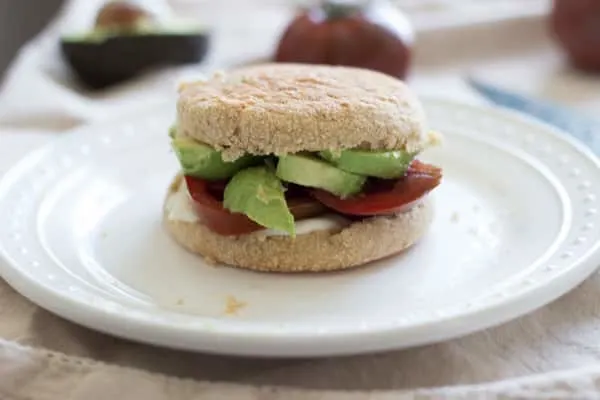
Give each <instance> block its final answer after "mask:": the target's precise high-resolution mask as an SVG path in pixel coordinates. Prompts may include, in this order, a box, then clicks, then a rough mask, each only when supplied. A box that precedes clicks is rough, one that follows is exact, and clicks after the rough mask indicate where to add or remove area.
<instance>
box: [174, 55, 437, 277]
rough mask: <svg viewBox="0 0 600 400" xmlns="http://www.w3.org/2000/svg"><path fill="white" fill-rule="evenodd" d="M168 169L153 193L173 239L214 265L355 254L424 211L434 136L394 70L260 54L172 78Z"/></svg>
mask: <svg viewBox="0 0 600 400" xmlns="http://www.w3.org/2000/svg"><path fill="white" fill-rule="evenodd" d="M169 135H170V136H171V139H170V140H171V147H172V148H173V150H174V154H175V155H176V156H177V159H178V161H179V164H178V165H179V166H180V170H179V172H178V173H177V174H176V176H175V177H174V179H173V181H172V183H171V184H170V186H169V188H168V191H167V195H166V198H165V200H164V205H163V221H164V223H165V226H166V229H167V230H168V232H169V233H170V235H171V236H172V237H173V238H174V240H175V241H176V242H177V243H178V244H179V245H181V246H182V247H183V248H185V249H187V250H188V251H190V252H192V253H195V254H198V255H200V256H203V257H204V258H205V259H206V260H208V261H209V262H212V263H219V264H225V265H229V266H233V267H238V268H244V269H252V270H258V271H269V272H309V271H310V272H324V271H334V270H342V269H346V268H351V267H357V266H360V265H365V264H367V263H370V262H371V261H374V260H378V259H382V258H386V257H389V256H392V255H394V254H396V253H400V252H402V251H404V250H406V249H408V248H409V247H411V246H413V245H414V244H415V243H416V242H418V241H419V240H420V239H421V238H422V237H423V235H424V234H425V233H426V232H427V230H428V229H429V227H430V225H431V222H432V220H433V215H434V213H433V202H432V199H431V195H430V192H431V191H432V190H434V189H435V188H436V187H437V186H438V185H439V184H440V183H441V181H442V171H441V169H440V168H439V167H437V166H435V165H431V164H427V163H425V162H423V161H421V160H419V155H421V153H422V152H423V151H424V150H426V149H427V148H428V147H430V146H433V145H435V144H437V143H438V142H439V141H440V138H441V136H440V135H439V134H437V133H433V132H430V131H429V130H428V129H427V125H426V118H425V113H424V110H423V107H422V105H421V103H420V102H419V99H418V98H417V97H416V96H415V95H414V94H413V93H412V92H411V91H410V89H409V87H408V86H407V85H406V84H405V83H403V82H402V81H400V80H398V79H396V78H393V77H390V76H387V75H384V74H382V73H379V72H375V71H371V70H367V69H360V68H354V67H344V66H324V65H323V66H322V65H307V64H304V65H299V64H285V63H281V64H278V63H275V64H262V65H254V66H247V67H240V68H237V69H232V70H230V71H227V72H224V73H223V72H222V73H217V74H215V75H214V76H211V77H209V78H207V79H204V80H202V81H190V82H185V83H182V84H181V85H180V86H179V88H178V100H177V105H176V120H175V123H174V124H173V126H172V128H171V129H170V133H169Z"/></svg>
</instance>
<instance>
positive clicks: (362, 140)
mask: <svg viewBox="0 0 600 400" xmlns="http://www.w3.org/2000/svg"><path fill="white" fill-rule="evenodd" d="M177 125H178V130H179V131H180V133H182V134H184V135H186V136H190V137H193V138H195V139H197V140H199V141H202V142H204V143H206V144H209V145H211V146H213V147H215V148H217V149H220V150H223V157H224V158H226V159H235V158H237V157H239V156H241V155H242V154H247V153H249V154H258V155H263V154H275V155H283V154H289V153H297V152H301V151H320V150H343V149H348V148H364V149H373V150H384V149H385V150H399V149H406V150H408V151H420V150H422V149H423V148H424V147H426V145H427V144H428V141H429V140H430V138H429V136H428V133H427V130H426V121H425V115H424V112H423V109H422V106H421V104H420V102H419V100H418V98H417V97H416V96H415V95H414V94H413V93H412V92H411V90H410V89H409V88H408V86H407V85H406V84H405V83H404V82H402V81H400V80H398V79H396V78H393V77H391V76H388V75H385V74H382V73H379V72H375V71H371V70H367V69H360V68H353V67H344V66H324V65H308V64H284V63H273V64H262V65H254V66H248V67H242V68H237V69H232V70H229V71H227V72H223V73H217V74H215V75H213V76H211V77H210V78H208V79H206V80H202V81H193V82H186V83H182V84H181V85H180V87H179V98H178V102H177Z"/></svg>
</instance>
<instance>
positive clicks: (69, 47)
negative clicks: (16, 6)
mask: <svg viewBox="0 0 600 400" xmlns="http://www.w3.org/2000/svg"><path fill="white" fill-rule="evenodd" d="M209 45H210V35H209V34H208V33H206V32H191V33H189V34H187V33H186V34H182V33H177V34H161V33H157V34H133V35H121V36H113V37H108V38H106V39H104V40H102V41H97V42H96V41H92V40H85V39H84V40H76V41H75V40H66V39H62V40H61V41H60V49H61V52H62V54H63V56H64V58H65V59H66V61H67V63H68V64H69V65H70V66H71V69H72V70H73V72H74V73H75V75H76V76H77V78H78V79H79V80H80V81H81V82H82V83H83V84H84V85H86V86H87V87H89V88H91V89H95V90H99V89H105V88H108V87H110V86H113V85H116V84H119V83H122V82H125V81H127V80H129V79H132V78H134V77H136V76H138V75H140V74H142V73H144V72H146V71H149V70H151V69H153V68H156V67H161V66H170V65H181V64H193V63H198V62H201V61H202V60H203V59H204V57H205V56H206V54H207V52H208V50H209Z"/></svg>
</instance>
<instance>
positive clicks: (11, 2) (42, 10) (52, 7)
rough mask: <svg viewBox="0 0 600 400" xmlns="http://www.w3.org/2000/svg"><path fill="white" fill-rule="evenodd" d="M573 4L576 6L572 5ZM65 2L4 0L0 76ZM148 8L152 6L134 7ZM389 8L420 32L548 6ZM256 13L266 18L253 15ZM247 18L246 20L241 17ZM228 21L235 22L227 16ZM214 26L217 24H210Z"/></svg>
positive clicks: (294, 2)
mask: <svg viewBox="0 0 600 400" xmlns="http://www.w3.org/2000/svg"><path fill="white" fill-rule="evenodd" d="M573 1H575V2H577V1H578V0H573ZM67 2H68V1H65V0H43V1H39V0H2V2H1V3H0V7H1V9H0V11H1V12H0V38H1V39H0V40H1V41H2V43H1V45H0V73H2V74H3V73H4V71H5V70H6V68H7V66H8V64H9V63H10V61H11V60H12V59H13V57H14V56H15V55H16V53H17V52H18V50H19V48H20V47H21V46H23V45H24V44H25V43H26V42H27V41H28V40H30V39H32V38H33V37H34V36H35V35H36V34H38V33H39V32H40V31H41V30H42V29H43V28H44V27H45V26H46V24H48V23H49V22H50V21H51V20H52V18H54V17H56V15H57V13H58V12H59V10H60V8H61V6H64V5H65V3H67ZM80 3H82V5H84V4H83V3H89V8H90V9H92V8H94V7H97V6H98V2H97V1H95V0H84V1H80ZM138 3H141V4H144V3H147V4H148V5H152V4H154V3H156V1H154V0H148V1H141V2H140V1H138ZM168 3H170V5H172V6H173V8H175V9H178V10H180V11H181V12H182V13H184V12H189V10H191V9H192V10H194V11H195V12H196V13H197V14H198V15H197V16H198V18H200V19H202V18H203V11H202V8H203V7H210V8H211V9H214V8H219V9H221V10H222V14H224V13H227V12H229V13H233V14H235V13H236V10H237V9H239V7H242V8H264V9H265V10H266V9H285V8H289V9H293V8H295V7H296V6H298V5H304V4H311V3H313V4H314V3H316V2H314V1H312V2H311V1H301V0H213V1H205V0H204V1H203V0H174V1H170V2H168ZM390 3H392V4H394V5H395V6H398V7H399V8H400V9H402V11H404V12H406V13H407V14H408V15H409V16H410V17H411V20H412V21H413V22H414V23H415V25H416V26H417V27H419V28H420V29H426V28H432V27H434V26H442V25H448V24H468V23H482V22H485V21H490V20H498V19H501V18H507V17H517V18H532V17H535V16H536V15H540V14H542V13H544V12H545V11H546V10H547V9H548V7H549V5H550V2H549V1H548V0H391V1H390ZM255 12H257V13H261V12H263V13H264V10H263V11H260V10H255ZM244 17H248V15H244ZM229 18H237V17H236V16H235V15H230V16H229ZM213 22H217V23H218V21H213Z"/></svg>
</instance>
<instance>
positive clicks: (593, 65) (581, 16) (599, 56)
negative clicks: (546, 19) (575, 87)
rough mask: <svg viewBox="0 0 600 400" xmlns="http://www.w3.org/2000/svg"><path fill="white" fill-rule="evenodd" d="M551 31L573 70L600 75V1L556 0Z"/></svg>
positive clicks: (552, 13)
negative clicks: (594, 72) (573, 67)
mask: <svg viewBox="0 0 600 400" xmlns="http://www.w3.org/2000/svg"><path fill="white" fill-rule="evenodd" d="M550 28H551V31H552V33H553V35H554V37H555V39H556V40H557V42H558V43H559V45H560V46H561V47H562V48H563V49H564V51H565V52H566V54H567V56H568V57H569V59H570V60H571V62H572V63H573V65H574V66H576V67H577V68H580V69H582V70H586V71H596V72H598V71H600V0H554V3H553V6H552V12H551V14H550Z"/></svg>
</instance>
